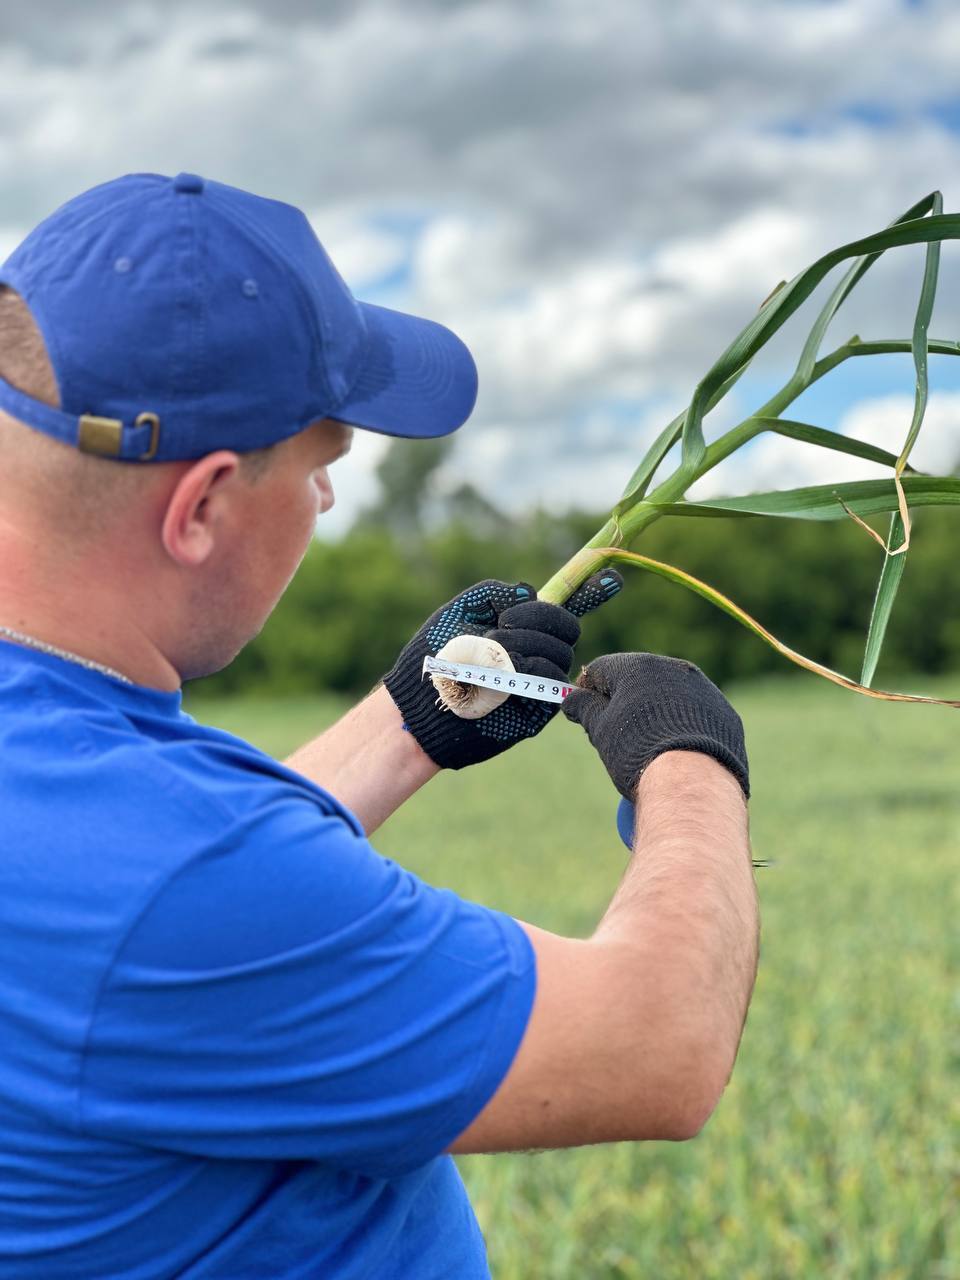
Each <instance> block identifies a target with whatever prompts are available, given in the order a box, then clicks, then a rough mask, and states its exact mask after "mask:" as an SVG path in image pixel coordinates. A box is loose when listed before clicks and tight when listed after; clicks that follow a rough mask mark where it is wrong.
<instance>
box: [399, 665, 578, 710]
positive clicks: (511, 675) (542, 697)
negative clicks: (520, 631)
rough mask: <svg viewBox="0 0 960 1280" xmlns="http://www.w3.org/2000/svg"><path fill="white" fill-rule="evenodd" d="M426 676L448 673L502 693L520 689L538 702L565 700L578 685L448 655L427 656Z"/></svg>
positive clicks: (467, 682)
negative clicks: (453, 660) (457, 660)
mask: <svg viewBox="0 0 960 1280" xmlns="http://www.w3.org/2000/svg"><path fill="white" fill-rule="evenodd" d="M423 674H424V675H425V676H427V675H429V676H446V677H447V679H448V680H456V681H458V683H460V684H475V685H478V686H479V687H480V688H481V689H496V690H498V691H499V692H501V693H516V694H519V696H520V697H521V698H536V700H537V701H538V702H562V701H563V700H564V698H565V697H566V696H567V694H568V693H569V692H570V690H571V689H574V688H576V686H575V685H572V684H565V683H564V681H562V680H550V679H548V678H546V677H544V676H528V675H525V674H524V673H523V672H522V671H502V670H500V669H499V668H498V667H474V666H470V665H469V664H468V663H464V662H450V661H448V659H446V658H431V657H429V656H428V657H426V658H424V660H423Z"/></svg>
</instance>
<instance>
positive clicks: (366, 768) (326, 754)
mask: <svg viewBox="0 0 960 1280" xmlns="http://www.w3.org/2000/svg"><path fill="white" fill-rule="evenodd" d="M284 763H285V764H286V765H287V766H288V767H289V768H291V769H296V771H297V772H298V773H302V774H303V775H304V776H305V777H307V778H309V779H310V780H311V781H312V782H315V783H317V784H318V785H319V786H321V787H324V788H325V789H326V790H327V791H329V792H330V793H331V795H334V796H336V798H337V799H338V800H339V801H340V802H341V803H342V804H344V805H346V806H347V808H348V809H350V810H351V811H352V812H353V813H355V814H356V816H357V817H358V818H359V819H360V822H361V823H362V824H363V829H364V831H365V832H366V833H367V835H370V834H372V832H374V831H375V830H376V829H377V827H379V826H380V824H381V823H383V822H385V821H386V820H387V818H389V817H390V815H391V814H392V813H393V812H394V810H395V809H398V808H399V807H400V805H402V804H403V803H404V801H405V800H408V799H409V798H410V796H412V795H413V793H414V792H415V791H418V790H419V789H420V787H422V786H423V784H424V783H425V782H427V781H428V780H429V779H430V778H432V777H433V776H434V774H436V773H439V769H438V767H437V766H436V765H435V764H434V763H433V761H432V760H431V759H430V757H429V756H428V755H427V753H426V752H425V751H424V750H423V748H422V747H421V746H420V744H419V743H418V742H417V740H416V738H414V736H413V734H411V733H407V732H406V731H405V730H404V728H403V717H402V716H401V715H400V712H399V711H398V709H397V707H396V706H395V705H394V702H393V699H392V698H391V697H390V695H389V693H387V691H386V689H385V688H384V687H383V686H382V685H381V686H380V687H379V688H377V689H375V690H374V691H373V693H371V694H369V695H368V696H367V697H366V698H364V700H363V702H361V703H359V704H358V705H357V706H355V707H353V708H352V709H351V710H350V711H348V712H347V714H346V715H345V716H343V717H341V719H339V720H338V721H337V723H336V724H334V725H331V727H330V728H329V729H327V730H326V731H325V732H324V733H321V734H320V735H319V737H316V738H314V739H313V740H312V742H308V743H306V745H305V746H302V747H301V748H300V749H299V751H295V752H294V753H293V755H292V756H290V757H289V759H288V760H286V761H285V762H284Z"/></svg>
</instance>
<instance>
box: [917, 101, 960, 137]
mask: <svg viewBox="0 0 960 1280" xmlns="http://www.w3.org/2000/svg"><path fill="white" fill-rule="evenodd" d="M925 114H926V115H927V116H929V117H930V119H932V120H936V122H937V123H938V124H941V125H943V127H944V128H945V129H949V130H950V131H951V132H952V133H960V97H956V98H948V99H946V100H945V101H943V102H934V103H931V104H930V105H929V106H928V107H926V109H925Z"/></svg>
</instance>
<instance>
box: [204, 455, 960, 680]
mask: <svg viewBox="0 0 960 1280" xmlns="http://www.w3.org/2000/svg"><path fill="white" fill-rule="evenodd" d="M423 480H424V477H423V476H419V477H418V478H417V482H418V483H419V482H421V481H423ZM428 489H429V486H426V489H425V491H426V490H428ZM441 505H442V504H441ZM458 511H459V512H460V513H461V514H458ZM463 511H467V512H468V513H469V516H468V518H464V516H463V514H462V512H463ZM396 516H397V518H396V519H394V518H393V517H392V516H391V512H390V508H389V504H388V503H384V504H383V505H381V506H379V507H378V508H376V509H374V510H371V511H370V512H368V513H367V514H366V516H364V517H363V518H361V519H360V520H359V521H358V522H357V524H356V525H355V526H354V528H353V529H352V530H351V532H350V533H349V534H348V535H347V536H346V537H345V538H343V539H342V540H341V541H339V542H336V543H322V542H317V543H316V544H315V545H313V546H312V547H311V549H310V551H309V553H308V555H307V557H306V559H305V560H304V562H303V565H302V566H301V568H300V570H299V572H298V574H297V575H296V577H295V578H294V580H293V582H292V584H291V585H290V587H289V589H288V590H287V593H286V595H285V596H284V597H283V600H282V601H281V603H280V604H279V606H278V608H277V609H276V611H275V613H274V614H273V616H272V617H271V618H270V620H269V621H268V623H267V625H266V626H265V627H264V629H263V631H262V633H261V634H260V635H259V636H258V637H257V639H256V640H255V641H253V643H251V644H250V645H249V646H248V647H247V648H246V649H245V650H244V651H243V653H241V654H240V655H239V656H238V657H237V659H236V660H235V661H234V662H233V663H232V664H231V666H230V667H228V668H227V669H226V670H225V671H223V672H220V673H219V674H217V675H215V676H212V677H209V678H208V679H206V680H205V681H202V682H198V683H196V684H194V685H192V686H191V691H192V692H195V693H199V692H201V691H202V692H204V693H211V694H212V693H217V694H222V693H228V692H234V691H236V692H241V691H242V692H243V693H245V694H257V693H262V694H270V695H274V694H295V693H306V692H312V691H321V690H337V691H341V692H344V693H350V694H354V695H356V694H362V693H364V692H366V691H367V690H369V689H370V688H372V687H373V685H374V684H375V683H376V682H377V680H378V679H379V678H380V677H381V676H382V675H383V673H384V672H385V671H387V670H388V669H389V667H390V666H391V664H392V663H393V660H394V658H395V656H396V654H397V653H398V651H399V650H400V648H401V647H402V646H403V645H404V643H405V642H406V641H407V640H408V639H409V638H410V636H411V635H412V634H413V633H414V631H415V630H416V629H417V627H418V626H419V625H420V624H421V623H422V622H423V620H424V619H425V618H426V616H427V615H428V614H429V613H430V612H432V611H433V610H434V609H435V608H437V607H438V606H439V605H440V604H442V603H443V602H444V601H446V600H448V599H450V598H451V597H452V596H453V595H455V594H456V593H457V592H458V591H459V590H461V589H462V588H463V587H465V586H468V585H469V584H470V583H472V582H475V581H478V580H479V579H482V578H489V577H493V578H502V579H505V580H509V581H517V580H524V581H527V582H530V583H532V584H533V585H534V586H538V585H541V584H542V583H543V582H545V581H546V580H547V578H549V577H550V576H551V575H552V574H553V572H554V571H555V570H556V569H557V568H558V567H559V566H560V565H561V564H562V563H563V562H564V561H565V560H566V559H567V558H568V557H569V556H570V555H571V554H572V553H573V552H574V551H576V550H577V549H578V548H579V547H580V546H581V545H582V544H583V543H584V542H585V541H586V540H587V538H589V537H590V536H591V535H592V534H593V533H594V532H595V530H596V529H597V528H598V527H599V526H600V524H601V523H602V520H603V515H602V514H600V513H595V514H587V513H576V514H571V515H564V516H553V515H549V514H546V513H544V512H542V511H537V512H534V513H533V514H531V515H529V516H527V517H525V518H523V519H514V520H510V519H507V518H505V517H503V516H502V515H499V514H498V513H497V512H496V511H495V509H493V508H492V507H491V506H490V504H489V503H488V502H486V500H484V499H482V498H481V497H480V496H479V495H476V494H473V493H472V492H468V493H466V494H465V493H464V492H463V491H461V492H460V493H459V495H457V496H455V497H453V498H452V500H450V501H449V502H448V503H447V509H446V510H445V511H440V517H442V518H438V508H437V503H436V501H434V513H433V519H432V520H431V522H429V524H426V525H425V524H424V522H423V521H422V520H421V518H420V513H419V511H418V510H416V509H415V508H414V507H411V505H410V504H409V503H399V504H398V509H397V512H396ZM875 523H876V525H877V527H878V528H881V529H883V530H884V531H885V527H886V521H885V520H884V521H882V522H875ZM958 545H960V514H954V513H952V512H951V511H949V510H944V509H935V508H934V509H924V510H922V511H920V512H918V513H917V514H916V517H915V525H914V543H913V547H912V549H911V551H910V553H909V559H908V562H907V567H906V572H905V574H904V580H903V584H902V586H901V589H900V595H899V598H898V600H897V604H896V608H895V611H894V617H893V621H892V623H891V626H890V630H889V632H888V640H887V645H886V648H885V650H884V656H883V658H882V659H881V664H880V668H879V670H878V674H877V683H878V684H879V685H881V686H882V685H883V683H884V681H885V680H887V681H888V682H892V681H893V680H895V678H896V675H897V674H898V673H902V672H911V673H917V672H928V673H931V674H932V673H937V672H941V671H945V670H951V669H958V670H960V591H958V588H960V557H958V555H957V547H958ZM637 549H639V550H642V551H643V552H644V553H645V554H647V555H650V556H653V557H655V558H656V559H658V560H665V561H668V562H669V563H671V564H675V565H677V566H679V567H681V568H683V569H686V570H688V571H689V572H691V573H693V574H694V575H695V576H697V577H699V578H702V579H704V580H705V581H707V582H709V583H711V584H712V585H714V586H716V587H718V588H719V589H720V590H721V591H723V592H725V593H726V594H727V595H729V596H731V597H732V598H733V599H734V600H735V601H736V602H737V603H738V604H740V605H742V606H743V607H744V608H745V609H746V610H747V611H748V612H750V613H752V614H753V615H754V617H756V618H757V619H758V620H759V621H760V622H762V623H763V624H764V625H765V626H766V627H767V628H768V629H769V630H771V631H773V632H774V634H775V635H777V636H778V637H779V638H780V639H782V640H783V641H785V642H786V643H787V644H789V645H791V646H792V647H793V648H795V649H799V650H800V651H801V652H803V653H805V654H808V655H809V656H811V657H813V658H815V659H817V660H818V661H820V662H824V663H826V664H828V665H829V666H831V667H834V668H835V669H837V670H840V671H843V672H845V673H846V674H848V675H852V676H855V677H858V676H859V672H860V661H861V657H862V652H863V643H864V637H865V634H866V628H867V623H868V620H869V617H870V608H871V603H872V599H873V592H874V588H875V583H876V579H877V576H878V573H879V570H880V564H881V560H882V552H881V550H880V548H879V547H878V546H877V545H876V544H875V543H874V542H872V541H871V540H870V539H869V538H868V537H867V536H866V534H865V533H864V532H863V531H862V530H860V529H858V528H856V527H855V526H854V525H853V524H852V523H851V522H849V521H843V522H839V523H830V524H821V523H813V522H799V521H797V522H795V521H787V520H766V519H764V520H761V519H757V520H743V521H738V520H730V521H727V520H711V521H709V522H707V521H701V520H693V519H680V518H676V517H674V518H672V519H670V518H665V519H663V520H661V521H660V522H659V523H657V524H655V525H653V526H652V527H651V528H650V529H649V530H648V531H647V532H646V534H645V535H644V537H643V539H642V540H641V543H640V544H638V547H637ZM624 572H625V577H626V589H625V591H624V592H623V593H622V594H621V595H620V596H619V597H618V598H617V599H616V600H615V601H613V602H612V603H611V604H610V605H608V606H606V607H605V608H603V609H602V610H600V611H599V612H598V613H596V614H593V615H591V616H590V617H588V618H587V619H586V620H585V622H584V631H583V639H582V640H581V643H580V646H579V647H578V651H577V652H578V659H579V660H582V661H588V660H589V659H590V658H591V657H594V656H596V655H597V654H600V653H604V652H610V651H613V650H631V649H635V650H649V651H652V652H657V653H669V654H676V655H681V656H683V657H686V658H689V659H690V660H691V661H693V662H696V663H697V664H698V665H699V666H701V667H702V668H703V669H704V670H705V671H706V672H707V673H708V674H709V675H710V676H711V678H712V679H714V680H715V681H717V682H718V683H720V684H723V683H724V682H727V681H730V680H732V679H734V678H743V677H750V676H754V675H758V674H760V673H763V672H771V671H778V672H787V671H795V670H796V669H795V668H794V667H792V666H791V665H790V664H789V663H787V662H786V661H785V660H784V659H782V658H780V657H779V656H778V655H776V654H775V653H774V652H773V651H772V650H771V649H769V648H768V647H767V646H766V645H765V644H763V643H762V642H761V641H760V640H758V639H757V638H756V637H755V636H753V635H752V634H751V633H750V632H748V631H747V630H746V629H744V628H743V627H741V626H740V625H739V624H738V623H736V622H735V621H734V620H733V619H732V618H729V617H728V616H726V615H725V614H723V613H721V612H720V611H719V610H717V609H716V608H715V607H713V606H712V605H710V604H708V603H707V602H706V601H705V600H703V599H701V598H700V597H698V596H696V595H694V594H693V593H691V592H689V591H687V590H685V589H684V588H682V587H680V586H676V585H674V584H672V583H669V582H665V581H663V580H662V579H660V578H657V577H654V576H653V575H652V574H649V573H645V572H643V571H641V570H633V569H630V568H628V569H626V570H625V571H624ZM807 678H809V677H807Z"/></svg>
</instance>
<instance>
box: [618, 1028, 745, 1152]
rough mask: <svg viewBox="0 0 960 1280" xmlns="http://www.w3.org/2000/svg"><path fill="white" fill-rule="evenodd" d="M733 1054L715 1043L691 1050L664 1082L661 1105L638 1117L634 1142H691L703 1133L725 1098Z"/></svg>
mask: <svg viewBox="0 0 960 1280" xmlns="http://www.w3.org/2000/svg"><path fill="white" fill-rule="evenodd" d="M735 1056H736V1053H735V1051H734V1052H733V1053H730V1052H729V1051H728V1052H724V1053H721V1052H718V1050H717V1047H716V1042H713V1043H712V1044H711V1045H710V1046H708V1047H706V1048H704V1047H703V1046H700V1047H698V1048H697V1049H690V1050H689V1051H688V1052H687V1053H685V1054H684V1055H683V1057H684V1059H685V1060H684V1061H682V1062H681V1061H676V1062H675V1063H674V1064H673V1069H672V1070H671V1071H670V1074H669V1078H668V1080H666V1081H665V1082H664V1096H663V1098H662V1099H661V1104H660V1105H659V1106H657V1107H656V1108H655V1111H654V1114H653V1115H651V1113H650V1111H649V1110H647V1113H646V1115H645V1116H643V1117H642V1118H641V1117H640V1116H638V1117H637V1124H636V1129H635V1133H634V1134H633V1135H632V1136H633V1138H634V1140H636V1141H641V1140H651V1139H652V1140H654V1141H661V1142H689V1141H690V1139H691V1138H695V1137H697V1135H698V1134H699V1133H700V1132H701V1131H702V1130H703V1128H704V1126H705V1125H706V1123H707V1121H708V1120H709V1119H710V1117H711V1116H712V1115H713V1113H714V1111H715V1110H716V1109H717V1106H718V1104H719V1102H720V1099H721V1098H722V1097H723V1092H724V1090H725V1089H726V1087H727V1084H728V1083H729V1080H730V1076H731V1073H732V1071H733V1062H734V1058H735Z"/></svg>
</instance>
